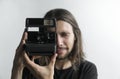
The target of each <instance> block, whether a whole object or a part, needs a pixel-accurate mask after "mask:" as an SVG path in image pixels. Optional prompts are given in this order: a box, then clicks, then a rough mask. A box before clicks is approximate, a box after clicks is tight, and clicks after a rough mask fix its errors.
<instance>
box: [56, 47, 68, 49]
mask: <svg viewBox="0 0 120 79" xmlns="http://www.w3.org/2000/svg"><path fill="white" fill-rule="evenodd" d="M57 49H68V48H67V47H57Z"/></svg>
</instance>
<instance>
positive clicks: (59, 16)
mask: <svg viewBox="0 0 120 79" xmlns="http://www.w3.org/2000/svg"><path fill="white" fill-rule="evenodd" d="M44 18H55V19H56V21H58V20H62V21H65V22H68V23H69V24H71V25H72V29H73V33H74V36H75V42H74V46H73V49H72V51H71V53H70V55H69V56H68V58H69V60H70V61H71V62H72V65H73V67H74V68H75V69H76V68H77V67H76V66H77V65H79V64H80V62H81V61H83V60H84V53H83V46H82V36H81V30H80V29H79V26H78V24H77V21H76V20H75V18H74V16H73V15H72V13H70V12H69V11H68V10H65V9H60V8H59V9H53V10H50V11H48V12H47V13H46V14H45V16H44Z"/></svg>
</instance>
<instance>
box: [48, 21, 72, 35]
mask: <svg viewBox="0 0 120 79" xmlns="http://www.w3.org/2000/svg"><path fill="white" fill-rule="evenodd" d="M49 30H50V31H55V28H50V29H49ZM56 32H57V33H59V32H73V29H72V26H71V24H69V23H67V22H65V21H62V20H59V21H57V22H56Z"/></svg>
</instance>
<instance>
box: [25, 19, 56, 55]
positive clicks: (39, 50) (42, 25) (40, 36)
mask: <svg viewBox="0 0 120 79" xmlns="http://www.w3.org/2000/svg"><path fill="white" fill-rule="evenodd" d="M51 30H54V31H51ZM55 31H56V20H55V19H46V18H27V19H26V32H27V40H26V44H25V50H26V52H27V53H28V54H29V55H53V54H54V53H55V51H56V32H55Z"/></svg>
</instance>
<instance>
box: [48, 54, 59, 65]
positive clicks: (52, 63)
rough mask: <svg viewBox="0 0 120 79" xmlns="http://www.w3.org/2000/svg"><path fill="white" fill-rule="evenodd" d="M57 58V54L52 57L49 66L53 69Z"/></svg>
mask: <svg viewBox="0 0 120 79" xmlns="http://www.w3.org/2000/svg"><path fill="white" fill-rule="evenodd" d="M56 57H57V53H55V54H54V55H53V56H52V58H51V61H50V64H49V66H53V67H54V65H55V62H56Z"/></svg>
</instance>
